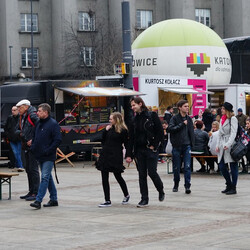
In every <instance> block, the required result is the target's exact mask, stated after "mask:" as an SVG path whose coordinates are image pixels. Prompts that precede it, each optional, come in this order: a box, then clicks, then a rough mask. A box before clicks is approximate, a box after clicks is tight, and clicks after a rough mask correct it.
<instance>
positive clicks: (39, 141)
mask: <svg viewBox="0 0 250 250" xmlns="http://www.w3.org/2000/svg"><path fill="white" fill-rule="evenodd" d="M61 141H62V137H61V132H60V126H59V125H58V123H57V121H56V120H54V119H53V118H51V117H50V116H49V117H47V118H46V119H40V121H39V122H38V123H37V124H36V128H35V134H34V137H33V139H32V145H31V152H32V153H33V154H34V156H35V158H36V159H37V160H38V161H41V162H44V161H55V160H56V149H57V147H58V146H59V145H60V143H61Z"/></svg>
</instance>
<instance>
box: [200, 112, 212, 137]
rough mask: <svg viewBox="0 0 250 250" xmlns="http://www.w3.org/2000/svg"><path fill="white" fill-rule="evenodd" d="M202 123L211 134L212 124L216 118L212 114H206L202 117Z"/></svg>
mask: <svg viewBox="0 0 250 250" xmlns="http://www.w3.org/2000/svg"><path fill="white" fill-rule="evenodd" d="M202 121H203V123H204V125H205V131H207V132H209V131H211V129H212V123H213V121H214V117H213V115H212V114H211V113H206V112H204V113H203V115H202Z"/></svg>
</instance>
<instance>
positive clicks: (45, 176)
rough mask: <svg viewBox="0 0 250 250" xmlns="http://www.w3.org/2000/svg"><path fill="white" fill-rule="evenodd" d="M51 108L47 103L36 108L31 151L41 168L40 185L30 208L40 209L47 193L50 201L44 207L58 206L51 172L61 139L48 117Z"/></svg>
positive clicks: (58, 128)
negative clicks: (37, 120)
mask: <svg viewBox="0 0 250 250" xmlns="http://www.w3.org/2000/svg"><path fill="white" fill-rule="evenodd" d="M50 112H51V107H50V105H49V104H47V103H42V104H40V105H39V106H38V111H37V115H38V117H39V118H40V121H39V122H38V124H37V125H36V128H35V135H34V138H33V140H32V145H31V151H32V152H33V154H34V155H35V157H36V159H37V161H38V162H39V163H40V168H41V183H40V186H39V189H38V194H37V196H36V200H35V202H33V203H31V204H30V206H31V207H34V208H37V209H40V208H41V203H42V200H43V198H44V196H45V194H46V192H47V189H48V190H49V193H50V200H49V202H48V203H47V204H44V205H43V206H44V207H53V206H58V201H57V190H56V187H55V184H54V181H53V178H52V174H51V171H52V169H53V166H54V161H55V160H56V149H57V147H58V146H59V145H60V143H61V141H62V138H61V133H60V126H59V125H58V123H57V122H56V121H55V120H54V119H53V118H51V117H50Z"/></svg>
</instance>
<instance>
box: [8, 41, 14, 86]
mask: <svg viewBox="0 0 250 250" xmlns="http://www.w3.org/2000/svg"><path fill="white" fill-rule="evenodd" d="M12 48H13V46H11V45H10V46H9V49H10V81H12V60H11V59H12V58H11V49H12Z"/></svg>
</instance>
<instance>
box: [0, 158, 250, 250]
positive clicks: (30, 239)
mask: <svg viewBox="0 0 250 250" xmlns="http://www.w3.org/2000/svg"><path fill="white" fill-rule="evenodd" d="M75 165H76V166H75V168H72V167H71V166H70V165H68V164H67V163H61V164H58V167H57V172H58V177H59V182H60V184H58V185H57V189H58V197H59V206H58V207H52V208H44V207H42V208H41V209H40V210H35V209H33V208H31V207H30V206H29V204H30V202H28V201H23V200H21V199H19V196H20V195H23V194H25V193H26V192H27V177H26V174H25V173H20V175H19V176H16V177H13V178H12V199H11V200H7V197H8V186H7V185H4V186H3V200H2V201H0V249H2V250H5V249H18V250H19V249H25V250H28V249H32V250H34V249H75V250H78V249H88V250H91V249H143V250H144V249H227V250H229V249H250V237H249V235H250V175H248V174H245V175H240V176H239V183H238V194H237V195H233V196H227V195H224V194H221V192H220V191H221V190H222V189H223V188H224V187H225V185H224V180H223V178H222V177H221V176H220V175H219V174H210V175H209V174H197V173H195V174H193V176H192V187H191V190H192V193H191V194H190V195H186V194H185V193H184V187H183V176H181V178H182V181H181V185H180V188H179V192H178V193H173V192H172V186H173V181H172V175H171V174H167V173H166V166H165V164H159V165H158V169H159V174H160V175H161V177H162V180H163V182H164V186H165V192H166V198H165V200H164V202H159V201H158V193H157V191H156V190H155V188H154V186H153V184H152V182H151V180H149V193H150V201H149V206H148V207H146V208H137V207H136V205H137V203H138V202H139V200H140V194H139V188H138V175H137V171H136V168H135V166H134V165H131V166H130V167H129V169H127V170H126V172H125V173H124V175H123V176H124V178H125V180H126V181H127V185H128V189H129V192H130V195H131V199H130V202H129V204H127V205H122V204H121V201H122V199H123V195H122V192H121V190H120V187H119V186H118V184H117V183H116V181H115V179H114V176H113V175H111V176H110V184H111V200H112V207H108V208H99V207H98V204H99V203H101V202H103V201H104V199H103V191H102V186H101V176H100V172H99V171H97V170H96V169H95V168H94V167H93V166H92V163H91V162H84V168H83V162H76V163H75ZM195 169H198V165H195ZM0 171H1V172H10V171H11V170H10V169H8V168H4V167H1V168H0ZM48 199H49V198H48V195H46V198H45V200H44V202H46V203H47V201H48Z"/></svg>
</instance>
